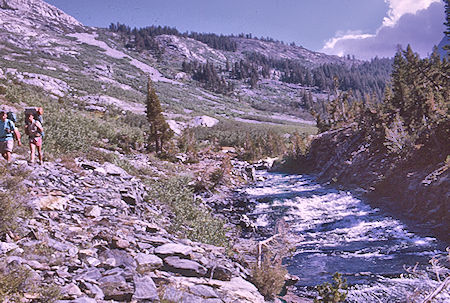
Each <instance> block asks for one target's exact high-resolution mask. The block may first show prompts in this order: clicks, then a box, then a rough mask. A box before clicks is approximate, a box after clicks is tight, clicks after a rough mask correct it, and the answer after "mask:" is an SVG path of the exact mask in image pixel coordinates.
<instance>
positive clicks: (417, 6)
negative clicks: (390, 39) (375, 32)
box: [382, 0, 440, 27]
mask: <svg viewBox="0 0 450 303" xmlns="http://www.w3.org/2000/svg"><path fill="white" fill-rule="evenodd" d="M384 2H386V3H388V4H389V10H388V16H387V17H384V19H383V25H382V27H383V26H391V27H392V26H394V25H395V24H397V22H398V20H399V19H400V18H401V17H402V16H403V15H405V14H415V13H417V11H419V10H422V9H427V8H428V7H429V6H430V5H431V4H432V3H435V2H440V0H384Z"/></svg>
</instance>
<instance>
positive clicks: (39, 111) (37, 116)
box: [25, 107, 44, 138]
mask: <svg viewBox="0 0 450 303" xmlns="http://www.w3.org/2000/svg"><path fill="white" fill-rule="evenodd" d="M29 113H31V114H32V115H33V117H34V120H36V121H39V122H40V123H41V125H42V124H44V121H43V119H42V115H43V114H44V109H43V108H42V107H26V108H25V124H27V125H28V121H27V119H26V117H27V115H28V114H29ZM41 137H42V138H44V132H42V133H41Z"/></svg>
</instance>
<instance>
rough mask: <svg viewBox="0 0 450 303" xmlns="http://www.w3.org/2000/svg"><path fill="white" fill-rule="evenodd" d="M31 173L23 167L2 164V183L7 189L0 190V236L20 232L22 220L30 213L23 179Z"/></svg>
mask: <svg viewBox="0 0 450 303" xmlns="http://www.w3.org/2000/svg"><path fill="white" fill-rule="evenodd" d="M28 174H29V172H28V171H26V170H23V169H22V168H20V167H18V168H10V169H8V168H7V167H5V166H0V176H1V177H0V185H1V187H2V188H4V189H6V191H5V192H0V205H1V207H0V237H2V236H4V235H5V234H15V233H17V232H20V226H21V225H20V220H23V219H24V218H26V217H27V216H28V215H29V210H28V209H27V207H26V206H25V205H24V190H25V189H24V187H23V185H22V181H23V179H24V178H26V177H27V175H28Z"/></svg>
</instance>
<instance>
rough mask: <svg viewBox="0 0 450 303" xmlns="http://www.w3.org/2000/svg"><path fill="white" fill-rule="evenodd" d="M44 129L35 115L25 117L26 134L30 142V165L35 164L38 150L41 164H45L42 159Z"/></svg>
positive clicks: (28, 114) (29, 114)
mask: <svg viewBox="0 0 450 303" xmlns="http://www.w3.org/2000/svg"><path fill="white" fill-rule="evenodd" d="M43 132H44V129H43V127H42V124H41V122H39V121H38V120H36V119H34V115H33V113H26V115H25V133H26V134H27V135H28V142H29V144H30V163H34V155H35V153H36V149H37V152H38V157H39V164H40V165H42V164H43V163H44V161H43V157H42V133H43Z"/></svg>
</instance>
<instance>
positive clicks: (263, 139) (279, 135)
mask: <svg viewBox="0 0 450 303" xmlns="http://www.w3.org/2000/svg"><path fill="white" fill-rule="evenodd" d="M192 131H193V132H194V136H195V138H196V140H197V141H203V140H208V141H209V142H212V143H214V144H217V145H218V146H232V147H235V148H237V149H238V152H239V155H238V156H239V157H240V158H241V159H244V160H256V159H260V158H263V157H267V156H279V155H282V154H283V153H284V152H286V151H287V150H288V148H289V144H290V143H289V140H288V139H287V138H286V136H285V134H287V133H296V132H301V133H305V134H307V133H309V134H311V133H313V132H314V129H313V128H300V127H292V126H291V127H288V126H275V125H271V126H268V125H267V124H264V125H259V124H249V123H242V122H236V121H221V122H220V123H218V124H217V125H215V126H213V127H210V128H207V127H196V128H194V129H193V130H192Z"/></svg>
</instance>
